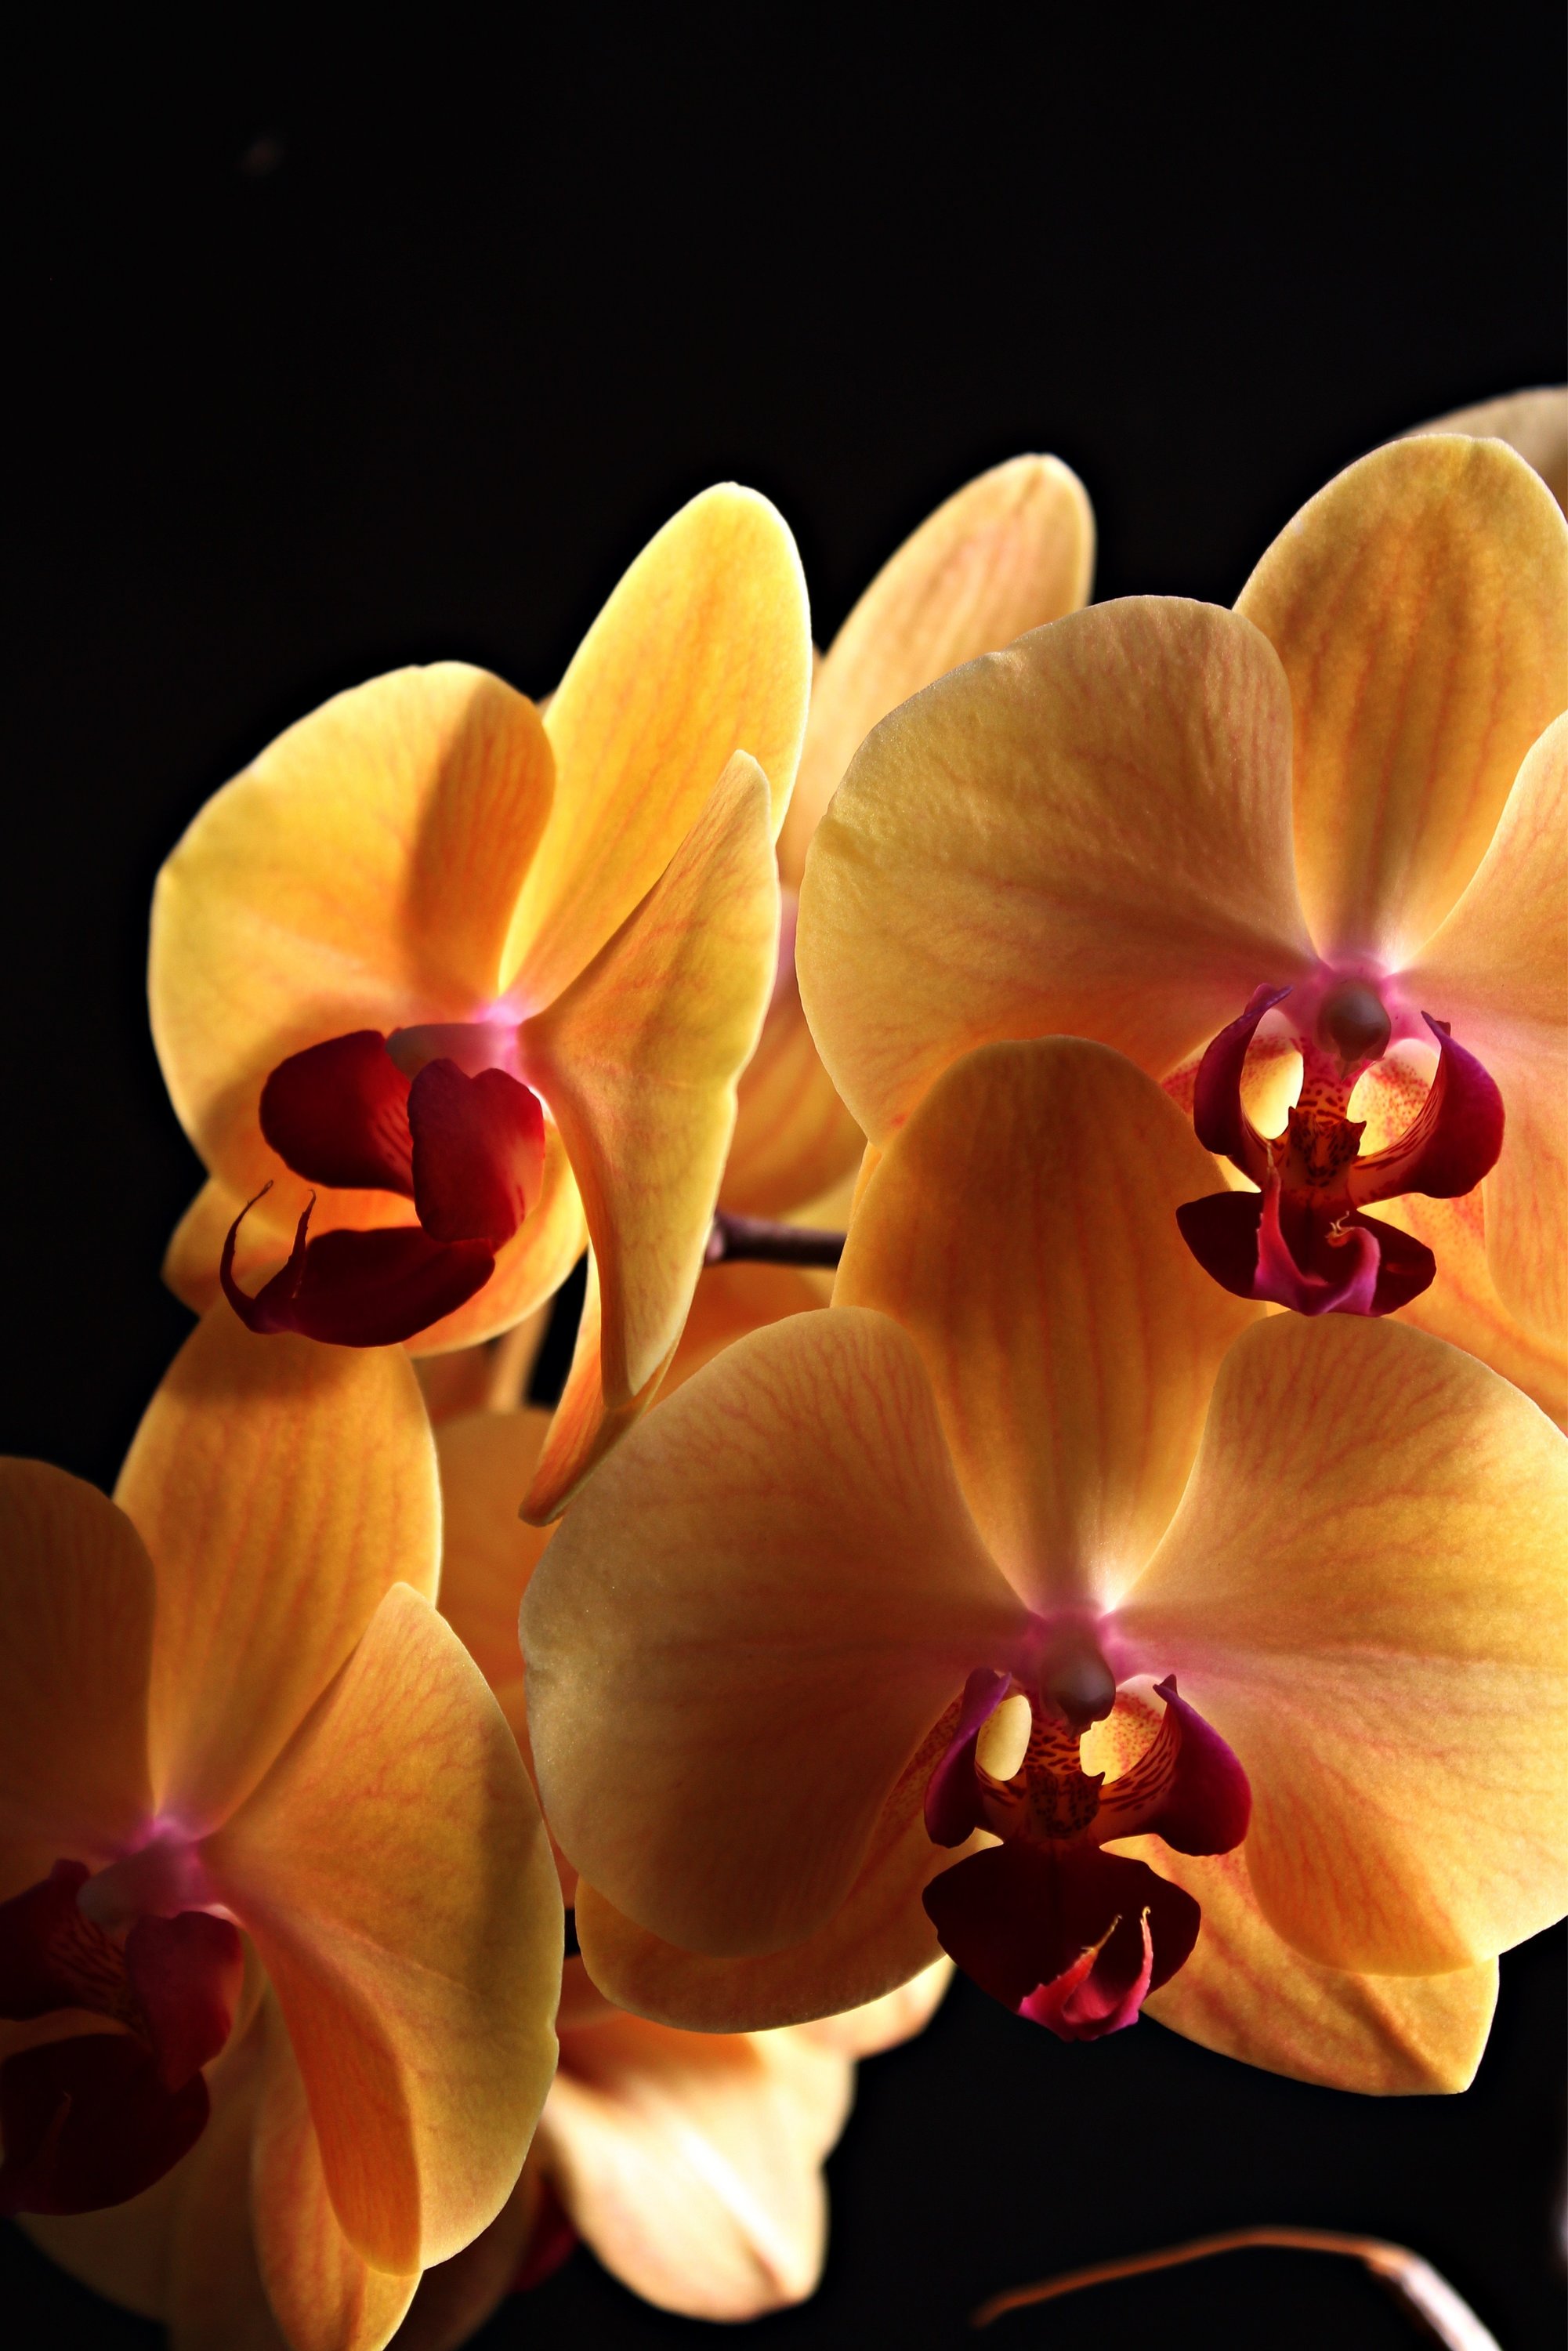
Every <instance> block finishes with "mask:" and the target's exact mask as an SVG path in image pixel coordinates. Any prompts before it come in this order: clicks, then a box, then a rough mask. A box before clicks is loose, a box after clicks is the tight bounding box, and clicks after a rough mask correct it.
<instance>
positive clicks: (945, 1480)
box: [523, 1309, 1025, 2007]
mask: <svg viewBox="0 0 1568 2351" xmlns="http://www.w3.org/2000/svg"><path fill="white" fill-rule="evenodd" d="M1024 1622H1025V1618H1024V1612H1023V1611H1022V1609H1021V1608H1020V1607H1019V1604H1018V1602H1017V1601H1016V1600H1015V1599H1014V1597H1013V1595H1012V1593H1010V1592H1009V1589H1008V1587H1007V1586H1006V1584H1005V1583H1003V1582H1002V1580H1001V1578H1000V1576H998V1573H997V1572H996V1570H995V1568H994V1567H993V1566H992V1565H991V1563H990V1562H989V1560H988V1559H987V1557H986V1555H985V1553H984V1552H983V1551H982V1550H981V1548H980V1545H979V1542H978V1540H977V1536H976V1534H975V1531H974V1529H973V1526H972V1524H971V1522H970V1520H969V1519H968V1516H967V1512H966V1510H965V1509H964V1505H963V1502H962V1500H961V1499H960V1497H959V1494H958V1489H957V1486H956V1482H955V1480H954V1478H953V1473H952V1469H951V1467H950V1465H949V1463H948V1460H947V1457H946V1448H945V1447H944V1446H943V1443H942V1438H941V1433H940V1429H939V1426H938V1423H937V1419H936V1405H935V1404H934V1402H933V1399H932V1395H931V1391H930V1388H929V1386H928V1384H927V1383H926V1380H925V1374H923V1372H922V1370H921V1368H920V1363H919V1358H918V1357H917V1355H916V1354H915V1350H914V1347H913V1346H912V1345H911V1343H910V1342H909V1341H908V1340H907V1339H906V1338H905V1337H904V1333H903V1332H901V1331H900V1330H898V1328H897V1327H896V1325H895V1324H894V1323H891V1322H888V1321H887V1320H886V1319H885V1318H884V1317H883V1316H882V1315H877V1314H865V1313H861V1312H856V1311H844V1312H840V1311H837V1310H836V1309H834V1310H831V1311H829V1312H827V1313H823V1314H797V1315H794V1316H792V1317H791V1318H790V1319H789V1321H788V1322H777V1323H774V1324H773V1325H771V1326H770V1327H769V1328H768V1330H766V1331H758V1332H754V1333H753V1334H752V1335H751V1336H750V1337H749V1338H746V1339H742V1340H740V1341H738V1342H737V1344H736V1345H735V1346H733V1347H731V1348H730V1349H728V1351H727V1353H725V1354H723V1355H721V1356H720V1357H719V1358H718V1359H717V1360H716V1362H714V1363H712V1364H708V1365H707V1366H706V1368H705V1369H704V1370H703V1371H701V1372H699V1373H698V1374H696V1376H695V1378H694V1379H691V1380H688V1381H687V1383H686V1384H685V1386H684V1387H682V1388H680V1389H678V1390H677V1391H676V1393H675V1394H674V1395H673V1396H671V1397H670V1398H669V1400H668V1402H667V1403H664V1404H662V1405H660V1406H659V1408H658V1410H657V1411H656V1412H653V1413H651V1414H650V1415H649V1416H647V1418H646V1419H644V1420H643V1421H642V1422H641V1423H640V1424H639V1425H638V1426H637V1427H636V1428H635V1429H633V1430H632V1432H631V1433H630V1435H628V1436H627V1437H625V1438H624V1439H623V1440H622V1444H621V1445H620V1446H619V1447H618V1448H617V1449H616V1451H615V1452H614V1454H613V1455H612V1457H611V1458H610V1459H609V1460H608V1461H606V1462H604V1463H603V1464H602V1465H601V1468H599V1470H598V1471H597V1472H596V1474H595V1475H594V1477H593V1479H591V1481H590V1483H589V1484H588V1486H587V1487H585V1488H584V1489H583V1491H582V1492H581V1494H580V1496H579V1499H578V1500H577V1501H576V1503H575V1504H574V1505H573V1507H572V1509H571V1510H570V1512H569V1514H568V1516H567V1518H566V1520H564V1522H563V1523H562V1526H561V1528H560V1530H559V1533H558V1534H557V1535H556V1538H555V1540H554V1541H553V1542H552V1543H551V1545H550V1547H549V1552H547V1554H546V1556H545V1558H544V1560H543V1561H542V1562H541V1563H540V1565H539V1567H538V1570H537V1572H536V1573H535V1575H534V1580H533V1582H532V1583H531V1584H530V1586H529V1588H528V1598H527V1600H526V1601H525V1602H524V1604H523V1648H524V1654H525V1656H526V1657H527V1659H528V1712H529V1726H530V1730H531V1733H532V1738H533V1748H534V1758H535V1761H536V1764H537V1766H538V1774H539V1785H540V1789H541V1792H542V1794H543V1799H544V1802H545V1806H546V1810H547V1812H548V1813H549V1819H550V1824H551V1826H552V1828H553V1829H554V1831H555V1834H556V1835H557V1836H558V1837H559V1841H560V1843H561V1844H562V1846H563V1847H564V1849H565V1850H566V1852H567V1854H568V1855H570V1858H571V1860H572V1862H573V1863H574V1864H575V1865H576V1866H577V1867H578V1868H579V1869H580V1870H581V1871H582V1872H583V1873H584V1874H585V1875H586V1876H589V1877H590V1878H591V1880H592V1881H593V1883H594V1884H595V1885H596V1886H600V1887H601V1888H602V1890H603V1891H604V1893H605V1894H606V1895H607V1896H608V1897H609V1899H610V1900H611V1901H612V1903H613V1904H614V1905H615V1906H616V1907H617V1908H619V1909H622V1910H624V1911H625V1912H626V1913H627V1915H628V1916H629V1917H632V1918H633V1919H635V1920H636V1921H637V1923H638V1924H639V1925H641V1926H644V1927H648V1928H652V1929H653V1932H654V1933H655V1934H658V1935H661V1936H664V1937H665V1938H667V1939H669V1940H671V1941H674V1942H678V1943H680V1944H682V1945H683V1946H685V1947H686V1948H688V1949H696V1950H706V1951H709V1952H712V1953H716V1954H720V1955H738V1954H744V1953H756V1952H764V1951H769V1950H778V1949H781V1948H783V1947H784V1946H785V1945H787V1944H789V1943H794V1942H799V1941H800V1940H801V1939H802V1938H804V1937H805V1936H807V1935H809V1934H810V1933H811V1932H812V1931H813V1930H814V1929H815V1928H818V1927H819V1926H821V1925H823V1924H824V1923H825V1922H826V1920H827V1919H829V1918H830V1917H831V1916H832V1913H833V1912H834V1910H836V1909H837V1908H838V1907H839V1905H840V1904H841V1901H842V1900H843V1898H844V1896H845V1895H846V1894H847V1893H848V1892H849V1890H850V1887H851V1886H852V1884H853V1883H854V1880H855V1877H856V1876H857V1875H858V1873H859V1871H860V1869H861V1867H862V1863H863V1862H864V1860H865V1857H866V1855H867V1851H868V1848H869V1845H870V1843H871V1840H872V1837H873V1832H874V1829H875V1825H876V1822H877V1817H878V1814H879V1813H880V1812H881V1809H882V1806H883V1800H884V1798H885V1797H886V1796H887V1795H888V1793H889V1792H890V1791H891V1790H892V1789H893V1787H894V1783H895V1782H897V1780H898V1778H899V1775H900V1772H901V1771H903V1769H904V1765H905V1764H906V1763H907V1762H908V1761H909V1759H910V1758H911V1756H912V1755H913V1753H914V1752H915V1750H916V1749H917V1748H918V1747H919V1745H920V1743H921V1740H922V1739H923V1737H924V1735H925V1732H926V1730H927V1729H929V1726H930V1725H931V1723H932V1722H933V1721H934V1720H935V1719H936V1717H937V1716H938V1715H939V1714H940V1713H941V1712H942V1710H943V1708H944V1707H945V1706H946V1704H947V1703H948V1701H949V1700H950V1699H951V1698H953V1696H954V1695H955V1693H956V1690H957V1688H958V1687H959V1686H960V1684H961V1683H962V1681H963V1679H964V1676H965V1674H966V1673H967V1671H968V1669H969V1668H970V1667H972V1666H973V1665H974V1664H976V1663H977V1662H978V1661H980V1660H985V1661H989V1660H991V1659H992V1658H993V1657H995V1656H997V1655H998V1653H999V1654H1000V1655H1002V1656H1007V1655H1008V1654H1009V1653H1010V1649H1011V1647H1012V1646H1013V1645H1014V1644H1015V1643H1016V1641H1017V1639H1018V1637H1019V1632H1020V1629H1021V1627H1022V1625H1023V1624H1024ZM926 1956H927V1957H929V1956H931V1955H930V1954H929V1953H927V1954H926ZM885 1989H887V1987H886V1986H885V1985H877V1986H874V1987H873V1990H876V1991H882V1990H885ZM867 1996H869V1994H868V1995H867ZM831 2004H832V2005H833V2006H837V2007H841V2006H843V2005H844V2002H843V2001H841V2000H839V2001H834V2002H832V2003H831Z"/></svg>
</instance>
